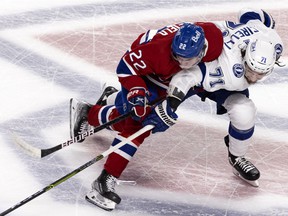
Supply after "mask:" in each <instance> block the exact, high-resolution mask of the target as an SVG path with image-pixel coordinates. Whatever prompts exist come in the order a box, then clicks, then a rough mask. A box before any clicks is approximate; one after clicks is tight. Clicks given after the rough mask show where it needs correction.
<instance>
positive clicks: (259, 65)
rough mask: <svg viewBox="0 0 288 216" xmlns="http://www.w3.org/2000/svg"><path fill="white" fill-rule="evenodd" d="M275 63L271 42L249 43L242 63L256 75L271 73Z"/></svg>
mask: <svg viewBox="0 0 288 216" xmlns="http://www.w3.org/2000/svg"><path fill="white" fill-rule="evenodd" d="M275 61H276V52H275V48H274V45H273V44H272V43H271V42H268V41H264V40H255V41H250V42H249V44H248V45H247V48H246V52H245V56H244V63H246V64H247V66H248V67H249V68H250V69H251V70H253V71H254V72H256V73H259V74H267V73H269V72H272V70H273V67H274V64H275Z"/></svg>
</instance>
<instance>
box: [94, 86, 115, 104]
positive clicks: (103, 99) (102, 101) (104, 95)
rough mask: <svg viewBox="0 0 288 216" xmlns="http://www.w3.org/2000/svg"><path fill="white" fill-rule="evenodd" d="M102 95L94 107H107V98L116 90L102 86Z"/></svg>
mask: <svg viewBox="0 0 288 216" xmlns="http://www.w3.org/2000/svg"><path fill="white" fill-rule="evenodd" d="M103 89H104V91H103V93H102V95H101V96H100V98H99V99H98V101H97V102H96V105H100V106H105V105H107V98H108V97H109V96H110V95H112V94H113V93H115V92H117V91H118V90H117V89H116V88H114V87H113V86H107V87H105V85H104V86H103Z"/></svg>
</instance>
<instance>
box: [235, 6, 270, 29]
mask: <svg viewBox="0 0 288 216" xmlns="http://www.w3.org/2000/svg"><path fill="white" fill-rule="evenodd" d="M238 20H239V22H240V23H244V24H246V23H248V22H249V21H251V20H259V21H260V22H262V23H263V24H264V25H265V26H266V27H268V28H271V29H274V28H275V20H274V19H273V17H272V15H271V14H270V13H268V12H267V11H264V10H262V9H259V8H242V9H241V10H240V11H239V13H238Z"/></svg>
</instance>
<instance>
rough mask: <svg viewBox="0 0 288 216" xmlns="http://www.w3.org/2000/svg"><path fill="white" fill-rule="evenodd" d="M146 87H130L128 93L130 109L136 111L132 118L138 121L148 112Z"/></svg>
mask: <svg viewBox="0 0 288 216" xmlns="http://www.w3.org/2000/svg"><path fill="white" fill-rule="evenodd" d="M146 92H147V91H146V89H145V88H142V87H134V88H132V89H130V91H129V92H128V94H127V100H128V110H129V111H132V110H133V112H134V114H133V115H132V118H133V119H134V120H136V121H140V120H141V117H143V116H144V115H145V114H146V108H147V107H146V106H147V104H146V103H147V99H146Z"/></svg>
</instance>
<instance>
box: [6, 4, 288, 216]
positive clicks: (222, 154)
mask: <svg viewBox="0 0 288 216" xmlns="http://www.w3.org/2000/svg"><path fill="white" fill-rule="evenodd" d="M131 5H132V6H133V7H131ZM247 6H250V7H253V6H255V7H261V8H262V9H265V10H267V11H271V12H272V13H273V15H275V17H276V19H277V20H276V21H277V24H279V27H278V28H279V30H281V35H282V36H284V37H283V38H282V39H283V41H284V44H286V45H287V46H288V43H287V41H288V40H287V36H286V35H287V20H288V16H287V13H288V1H287V0H281V1H276V2H275V1H272V0H265V1H261V3H260V2H257V3H256V2H255V3H254V2H251V1H248V0H241V1H224V0H223V1H216V0H210V1H209V0H206V1H194V2H193V1H177V3H175V2H174V1H170V0H163V1H152V0H151V1H129V0H121V1H114V0H109V1H107V0H105V1H104V0H102V1H100V0H98V1H97V0H57V1H56V0H50V1H48V0H37V1H35V0H9V1H8V0H2V1H1V2H0V23H1V24H0V77H1V79H0V88H1V93H0V101H1V106H0V143H1V144H0V146H1V151H0V170H1V177H0V213H1V212H3V211H5V210H6V209H8V208H10V207H12V206H14V205H15V204H17V203H19V202H20V201H22V200H24V199H25V198H26V197H29V196H30V195H32V194H34V193H36V192H37V191H39V190H41V189H42V188H44V187H46V186H48V185H50V184H51V183H52V182H54V181H56V180H58V179H59V178H61V177H63V176H65V175H66V174H68V173H69V172H71V171H73V170H75V169H76V168H78V167H79V166H81V165H83V164H85V163H86V162H88V161H89V160H91V159H92V158H94V157H95V156H97V155H98V154H100V153H101V152H103V151H105V150H106V149H107V148H109V145H110V143H111V141H112V139H113V136H114V134H113V133H112V132H109V131H101V132H99V134H98V135H95V136H94V137H89V138H88V139H87V140H86V141H85V142H84V143H83V144H73V145H71V146H69V147H67V148H65V149H62V150H61V151H59V152H57V153H55V154H53V155H51V156H47V158H43V159H37V158H32V157H30V156H29V155H26V154H25V153H24V152H23V151H22V150H21V149H20V148H19V147H18V146H16V145H15V142H14V140H13V138H12V136H11V134H10V131H14V132H15V133H17V134H18V135H19V136H20V137H21V138H23V139H24V140H26V141H27V142H29V143H31V144H32V145H34V146H36V147H41V148H49V147H52V146H55V145H57V144H60V143H61V142H64V141H66V140H67V139H69V120H68V115H69V113H68V112H69V110H68V106H69V99H70V98H71V97H77V98H80V99H84V100H87V101H89V102H91V103H92V102H95V101H96V100H97V97H98V96H99V95H100V91H101V90H100V88H101V86H102V84H103V83H104V82H106V81H107V80H108V82H109V83H113V84H115V85H117V84H118V83H117V79H116V77H115V75H114V69H113V66H114V65H115V64H117V61H118V58H117V57H115V56H121V55H122V53H123V52H124V51H125V48H128V45H129V43H130V42H131V41H127V40H128V39H127V40H126V41H125V40H123V41H122V42H123V47H113V49H112V50H113V52H111V53H107V52H108V51H107V50H105V49H104V48H107V47H109V44H108V45H107V44H104V43H102V41H101V40H98V39H99V37H100V36H101V37H102V38H103V39H104V38H106V37H108V38H109V37H112V36H115V37H116V38H119V40H121V38H129V40H130V32H126V31H125V30H126V29H125V28H127V29H128V26H129V25H131V24H132V25H134V26H136V27H135V29H136V30H137V34H138V33H140V32H142V31H144V29H146V27H147V26H149V24H147V23H149V22H150V23H151V26H153V27H155V26H157V22H158V20H161V21H160V22H161V23H163V20H165V19H167V20H169V22H170V21H171V20H173V21H179V19H181V18H183V17H185V18H187V17H189V16H190V15H191V16H193V17H198V18H199V20H201V21H207V19H210V18H211V16H212V15H213V14H214V15H215V14H217V15H219V17H222V15H223V17H225V18H227V14H233V15H235V17H236V14H237V11H238V10H239V8H241V7H247ZM90 9H91V10H92V12H91V10H90ZM93 10H94V11H95V14H93ZM281 10H282V12H281ZM212 17H213V16H212ZM213 18H214V17H213ZM216 18H218V17H216ZM199 20H197V21H199ZM182 21H183V20H182ZM167 24H169V23H167ZM117 26H120V27H121V28H120V29H119V28H117V29H115V30H114V29H113V27H117ZM158 27H162V26H158ZM91 28H92V29H93V37H94V36H95V38H97V39H95V40H93V42H95V44H93V45H91V47H89V49H91V50H92V51H93V50H94V49H95V50H97V49H103V50H102V53H103V55H104V56H105V55H107V56H108V57H107V58H108V60H107V59H103V62H104V65H101V64H97V61H98V59H97V57H98V56H96V57H95V56H94V57H93V59H92V61H93V60H94V62H96V63H94V64H93V63H92V62H91V61H88V60H87V58H86V59H85V58H80V57H79V56H80V54H81V53H77V52H76V55H75V50H74V49H78V47H77V46H78V45H79V44H81V43H82V42H83V41H82V40H79V41H76V43H75V46H73V47H72V48H71V49H70V50H68V51H67V50H64V49H60V48H59V47H57V46H55V44H57V42H58V41H56V40H55V41H52V42H51V41H50V42H47V43H45V42H44V41H43V40H41V38H42V36H43V37H44V36H45V35H53V34H54V35H57V34H58V35H61V34H62V33H63V34H64V33H67V32H69V33H70V35H68V36H71V35H72V36H73V33H75V34H76V35H77V34H78V33H79V34H80V33H82V32H83V33H85V32H87V31H88V32H90V33H91V30H89V29H91ZM109 28H111V32H109V34H106V32H107V29H109ZM99 29H100V30H101V29H102V31H100V30H99ZM94 30H95V32H94ZM137 34H136V33H135V32H133V35H132V36H133V37H132V36H131V39H134V36H135V37H136V36H137ZM127 35H128V37H126V36H127ZM68 36H67V37H68ZM98 36H99V37H98ZM101 37H100V38H101ZM60 39H63V38H60ZM83 40H84V38H83ZM99 44H100V45H99ZM79 46H80V45H79ZM94 46H97V47H96V48H95V47H94ZM103 47H104V48H103ZM84 51H85V50H84ZM109 52H110V51H109ZM88 53H89V50H88ZM77 54H79V55H77ZM95 55H96V54H95ZM92 56H93V55H92ZM110 59H111V62H109V60H110ZM283 59H284V61H287V51H285V52H284V56H283ZM108 64H109V65H108ZM110 64H111V65H110ZM111 68H112V69H111ZM287 72H288V69H287V66H286V67H284V68H276V69H275V73H274V74H273V75H272V76H271V79H269V78H268V79H267V80H266V81H265V82H264V83H261V84H259V85H255V86H253V87H251V89H250V92H251V98H252V99H253V100H254V101H255V104H256V105H257V107H258V118H257V130H256V132H255V138H254V143H253V146H252V145H251V148H250V149H251V150H250V153H249V154H248V156H250V158H253V160H254V161H255V162H256V164H257V165H259V167H260V168H261V169H260V170H261V179H260V187H259V188H257V189H255V188H251V187H250V186H248V185H247V184H245V183H243V182H242V181H240V180H239V179H237V178H236V177H234V176H233V174H232V172H231V169H230V167H229V165H228V162H227V157H226V149H225V146H224V144H223V141H222V139H223V136H225V134H226V130H227V125H228V121H227V118H226V117H222V116H216V115H215V110H214V104H213V103H212V102H209V101H207V102H206V103H202V102H200V100H199V99H197V100H195V101H193V100H189V101H187V102H185V104H184V106H183V107H182V108H181V109H180V110H179V122H178V124H177V125H176V126H174V127H175V128H171V131H170V132H169V133H168V132H167V133H166V134H157V135H155V136H151V137H149V138H148V139H147V141H146V142H145V144H143V146H141V148H140V149H139V151H138V152H137V155H136V156H135V158H134V159H133V161H132V162H131V164H129V168H127V171H126V172H125V173H124V174H123V178H124V179H127V180H130V179H131V180H135V181H137V185H136V186H119V188H117V191H118V192H119V194H120V195H121V196H122V198H123V199H122V203H121V204H120V205H119V206H117V209H116V210H114V211H113V212H106V211H104V210H101V209H99V208H97V207H96V206H93V205H92V204H90V203H88V202H86V201H85V199H84V197H85V194H86V193H87V192H88V190H89V189H90V184H91V182H92V181H93V180H94V179H95V178H96V177H97V176H98V175H99V173H100V171H101V169H102V166H103V163H104V161H99V162H97V164H95V165H93V166H91V167H89V168H87V169H85V170H83V171H82V172H80V173H78V174H77V175H75V176H73V177H72V178H70V179H69V180H67V181H65V182H63V183H62V184H60V185H58V186H57V187H55V188H53V189H51V190H50V191H47V192H46V193H44V194H42V195H40V196H39V197H37V198H35V199H34V200H32V201H30V202H28V203H27V204H25V205H23V206H21V207H19V208H18V209H16V210H15V211H13V212H11V213H10V214H9V215H15V216H34V215H35V216H36V215H37V216H38V215H42V216H46V215H47V216H48V215H55V216H56V215H57V216H58V215H59V216H60V215H64V214H65V215H71V216H80V215H85V216H90V215H91V216H92V215H93V216H94V215H97V216H98V215H99V216H104V215H123V216H124V215H125V216H130V215H131V216H132V215H133V216H134V215H138V216H149V215H151V216H152V215H169V216H170V215H171V216H174V215H182V216H186V215H197V216H203V215H207V216H208V215H211V216H212V215H215V216H216V215H288V208H287V203H288V172H287V168H288V165H287V164H288V159H287V153H288V141H287V137H288V133H287V132H288V121H287V119H288V114H287V107H288V98H287V97H288V96H287V92H288V84H287V82H288V73H287ZM191 107H192V108H191ZM219 143H220V144H219ZM217 164H219V165H217Z"/></svg>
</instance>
